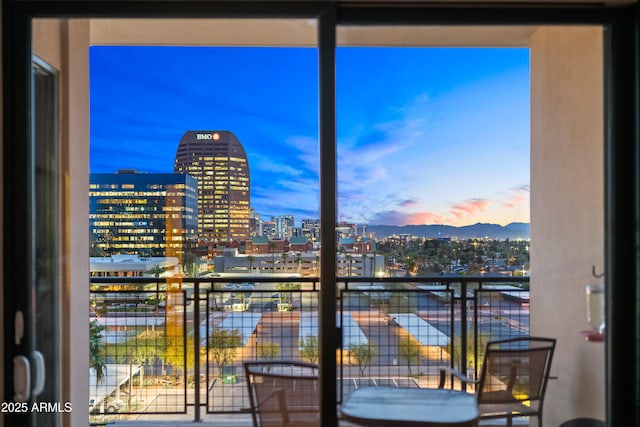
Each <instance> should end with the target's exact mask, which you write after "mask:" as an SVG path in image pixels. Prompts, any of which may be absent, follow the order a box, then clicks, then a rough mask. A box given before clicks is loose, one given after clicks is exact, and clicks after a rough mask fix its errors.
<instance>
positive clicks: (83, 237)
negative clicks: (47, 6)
mask: <svg viewBox="0 0 640 427" xmlns="http://www.w3.org/2000/svg"><path fill="white" fill-rule="evenodd" d="M33 46H34V53H35V54H36V55H38V56H39V57H40V58H42V59H43V60H45V61H46V62H48V63H49V64H50V65H52V66H53V67H55V68H56V69H57V70H58V71H59V72H60V74H59V77H60V79H59V82H60V88H59V93H60V135H59V138H60V150H61V151H60V158H61V165H60V169H61V171H62V182H61V189H62V190H61V191H62V193H63V194H61V197H60V200H61V201H63V203H62V205H61V209H62V212H61V220H62V223H61V236H60V237H61V238H60V241H61V246H62V247H61V259H60V269H61V289H60V300H61V301H60V315H61V318H60V334H61V337H60V338H61V339H60V352H61V367H60V381H61V384H60V386H61V400H62V401H63V402H71V403H72V404H73V405H74V406H75V405H79V404H80V402H87V390H88V389H89V378H88V372H89V347H88V346H87V345H86V343H88V342H89V323H88V318H87V308H88V304H89V288H88V286H87V277H89V252H88V250H87V248H88V247H87V242H88V241H89V235H88V234H89V216H88V215H87V212H89V192H88V188H87V183H88V182H89V168H88V164H89V144H88V141H89V68H88V67H89V49H88V47H89V21H88V20H79V19H76V20H68V21H67V20H53V19H46V20H34V22H33ZM79 344H80V345H79ZM78 409H79V410H74V411H71V412H70V413H65V414H63V415H62V425H63V426H71V425H73V426H80V425H86V423H87V413H86V411H83V410H82V408H78Z"/></svg>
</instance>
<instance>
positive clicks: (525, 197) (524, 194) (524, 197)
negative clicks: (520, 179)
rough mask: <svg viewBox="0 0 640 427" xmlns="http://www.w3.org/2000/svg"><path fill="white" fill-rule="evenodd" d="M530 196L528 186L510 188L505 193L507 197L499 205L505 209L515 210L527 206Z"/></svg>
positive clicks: (529, 187)
mask: <svg viewBox="0 0 640 427" xmlns="http://www.w3.org/2000/svg"><path fill="white" fill-rule="evenodd" d="M530 194H531V186H529V185H521V186H519V187H516V188H512V189H510V190H509V191H508V192H507V197H506V198H505V199H504V200H503V201H502V203H501V205H502V207H504V208H505V209H517V208H520V207H522V206H523V205H528V204H529V199H530Z"/></svg>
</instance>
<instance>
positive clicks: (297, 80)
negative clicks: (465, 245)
mask: <svg viewBox="0 0 640 427" xmlns="http://www.w3.org/2000/svg"><path fill="white" fill-rule="evenodd" d="M336 59H337V66H336V69H337V70H336V84H337V88H336V92H337V105H336V114H337V139H338V147H337V148H338V219H339V220H345V221H349V222H355V223H367V224H370V225H378V224H389V225H405V224H447V225H454V226H461V225H469V224H474V223H477V222H490V223H495V224H501V225H506V224H508V223H511V222H529V99H530V95H529V52H528V50H527V49H523V48H499V49H493V48H338V49H337V52H336ZM256 64H259V65H260V66H259V67H256V66H255V65H256ZM90 67H91V68H90V84H91V158H90V160H91V162H90V171H91V172H92V173H113V172H116V171H117V170H118V169H127V168H133V169H136V170H138V171H140V172H149V173H154V172H155V173H163V172H171V171H173V160H174V157H175V152H176V149H177V147H178V143H179V141H180V138H181V136H182V135H183V134H184V132H185V131H187V130H196V129H201V130H204V129H210V130H229V131H231V132H233V133H234V134H236V136H237V137H238V138H239V140H240V142H241V143H242V144H243V146H244V147H245V149H246V152H247V157H248V161H249V168H250V171H251V206H252V207H253V208H254V209H255V211H256V212H258V213H260V214H261V215H262V216H263V218H265V219H268V218H269V217H270V216H280V215H287V214H291V215H294V217H295V218H296V223H299V221H300V220H301V219H304V218H317V217H318V216H319V213H318V200H319V196H318V187H319V154H318V110H317V103H318V93H317V92H318V83H317V51H316V50H315V49H311V48H219V47H216V48H211V47H209V48H195V47H139V46H136V47H132V46H129V47H107V46H94V47H92V48H91V51H90Z"/></svg>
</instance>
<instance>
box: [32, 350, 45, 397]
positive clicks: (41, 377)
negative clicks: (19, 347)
mask: <svg viewBox="0 0 640 427" xmlns="http://www.w3.org/2000/svg"><path fill="white" fill-rule="evenodd" d="M31 360H32V362H33V370H34V378H33V387H32V388H31V394H32V395H33V397H34V398H35V397H36V396H38V395H39V394H40V393H42V392H43V391H44V384H45V378H46V371H45V368H44V356H43V355H42V353H40V352H39V351H38V350H34V351H33V353H32V354H31Z"/></svg>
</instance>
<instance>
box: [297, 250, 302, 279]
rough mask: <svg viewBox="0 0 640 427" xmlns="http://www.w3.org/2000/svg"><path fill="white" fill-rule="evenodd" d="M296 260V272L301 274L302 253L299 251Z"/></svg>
mask: <svg viewBox="0 0 640 427" xmlns="http://www.w3.org/2000/svg"><path fill="white" fill-rule="evenodd" d="M295 262H296V272H297V273H298V274H300V269H301V268H302V255H301V254H300V253H299V252H298V253H297V254H296V258H295Z"/></svg>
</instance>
